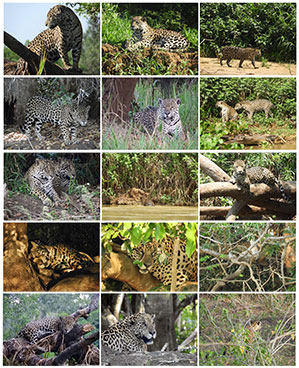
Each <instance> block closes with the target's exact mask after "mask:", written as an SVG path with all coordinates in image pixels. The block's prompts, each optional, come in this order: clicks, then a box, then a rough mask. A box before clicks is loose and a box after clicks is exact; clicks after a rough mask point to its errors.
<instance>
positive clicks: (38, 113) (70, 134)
mask: <svg viewBox="0 0 299 368" xmlns="http://www.w3.org/2000/svg"><path fill="white" fill-rule="evenodd" d="M89 109H90V106H82V105H77V104H75V103H73V104H72V105H71V106H70V105H62V104H59V103H57V104H56V103H55V102H54V101H51V100H50V99H48V98H45V97H40V96H34V97H32V98H30V100H29V101H28V102H27V104H26V110H25V122H24V125H23V126H22V127H21V130H23V131H24V132H25V134H26V136H27V138H28V139H30V138H31V129H32V126H33V125H34V130H35V134H36V136H37V138H38V139H39V140H42V139H43V137H42V136H41V134H40V131H41V128H42V126H43V124H44V123H47V122H49V123H51V124H52V125H53V126H56V125H59V126H60V129H61V132H62V136H63V139H64V143H65V145H70V144H74V143H77V128H78V126H80V125H81V126H83V127H84V126H86V124H87V120H88V112H89Z"/></svg>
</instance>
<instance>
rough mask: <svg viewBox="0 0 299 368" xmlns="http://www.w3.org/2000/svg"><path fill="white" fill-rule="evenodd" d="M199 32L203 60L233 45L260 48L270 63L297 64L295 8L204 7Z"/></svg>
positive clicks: (275, 5) (266, 5)
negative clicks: (222, 48) (224, 47)
mask: <svg viewBox="0 0 299 368" xmlns="http://www.w3.org/2000/svg"><path fill="white" fill-rule="evenodd" d="M200 30H201V35H200V36H201V41H202V46H201V54H202V56H208V57H215V54H216V53H217V52H219V49H220V48H221V47H222V46H225V45H232V46H239V47H257V48H260V49H261V51H262V55H263V56H265V57H266V58H268V59H269V60H272V61H285V62H295V60H296V4H292V3H248V4H235V3H229V4H227V3H217V4H216V3H203V4H201V6H200Z"/></svg>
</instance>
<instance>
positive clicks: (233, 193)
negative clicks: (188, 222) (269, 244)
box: [200, 156, 296, 221]
mask: <svg viewBox="0 0 299 368" xmlns="http://www.w3.org/2000/svg"><path fill="white" fill-rule="evenodd" d="M200 169H201V170H202V171H203V172H204V173H205V174H207V175H209V176H210V177H211V178H212V179H213V180H215V181H218V182H215V183H208V184H202V185H201V186H200V198H201V199H205V198H212V197H221V196H223V197H225V196H229V197H232V198H235V199H236V202H235V203H234V205H233V206H232V207H231V208H223V207H222V208H218V207H216V208H215V207H201V208H200V214H201V216H218V217H219V216H221V217H222V216H223V217H224V216H226V220H227V221H234V220H236V218H237V217H238V216H242V217H243V216H244V217H245V218H246V219H249V218H250V215H251V214H252V213H251V212H252V211H253V212H259V213H260V218H258V219H262V215H270V217H271V215H275V216H276V219H283V220H286V219H292V218H293V217H294V216H295V214H296V204H295V199H296V182H294V181H285V182H284V181H281V185H282V187H283V189H284V192H285V193H286V195H287V196H288V197H289V198H290V199H292V200H293V201H292V202H287V203H286V202H282V201H279V200H275V199H274V198H281V197H282V194H281V192H280V190H279V188H278V187H277V186H275V187H274V186H268V185H266V184H263V183H261V184H251V185H250V190H249V191H242V190H239V189H238V188H237V187H236V186H235V185H233V184H231V183H229V182H228V181H229V179H230V177H229V175H227V174H226V173H224V174H223V171H222V170H221V169H220V168H218V167H217V165H216V164H215V163H214V162H212V161H211V160H209V159H208V158H206V157H204V156H201V157H200ZM252 206H255V207H257V208H252ZM247 215H249V217H247Z"/></svg>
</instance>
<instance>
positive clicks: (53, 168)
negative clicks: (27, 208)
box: [24, 158, 76, 206]
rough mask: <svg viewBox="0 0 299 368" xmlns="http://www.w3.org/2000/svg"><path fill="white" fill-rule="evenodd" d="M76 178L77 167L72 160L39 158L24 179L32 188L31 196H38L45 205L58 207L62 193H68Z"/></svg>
mask: <svg viewBox="0 0 299 368" xmlns="http://www.w3.org/2000/svg"><path fill="white" fill-rule="evenodd" d="M75 176H76V171H75V167H74V165H73V163H72V162H71V161H70V160H67V159H65V158H59V159H58V160H57V161H53V160H49V159H40V158H37V159H36V160H35V162H34V164H33V165H32V166H30V168H29V169H28V171H27V172H26V174H25V177H24V178H25V180H26V181H27V182H28V184H29V186H30V190H31V194H33V195H35V196H37V197H38V198H39V199H40V200H41V201H42V202H43V204H45V205H50V206H53V205H54V206H58V205H59V203H60V202H61V199H60V196H61V194H62V192H67V191H68V188H69V184H70V182H71V180H72V179H74V178H75Z"/></svg>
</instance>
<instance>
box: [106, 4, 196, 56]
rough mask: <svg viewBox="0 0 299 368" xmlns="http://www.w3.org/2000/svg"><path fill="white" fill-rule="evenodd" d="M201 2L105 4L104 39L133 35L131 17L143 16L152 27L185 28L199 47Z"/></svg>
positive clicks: (117, 40) (110, 40)
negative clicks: (199, 11)
mask: <svg viewBox="0 0 299 368" xmlns="http://www.w3.org/2000/svg"><path fill="white" fill-rule="evenodd" d="M197 12H198V6H197V4H174V3H173V4H169V3H164V4H155V3H144V4H135V3H133V4H111V3H104V4H103V30H102V42H103V43H110V44H112V45H113V44H121V43H122V42H125V41H127V40H128V39H130V38H131V35H132V31H131V23H130V22H131V17H134V16H137V15H138V16H143V17H146V18H147V22H148V24H149V25H150V26H151V27H154V28H161V29H169V30H173V31H182V33H183V34H184V35H185V37H187V38H188V40H189V42H190V43H191V44H192V47H193V48H194V49H195V50H197V42H198V38H197V28H198V21H197V14H198V13H197Z"/></svg>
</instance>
